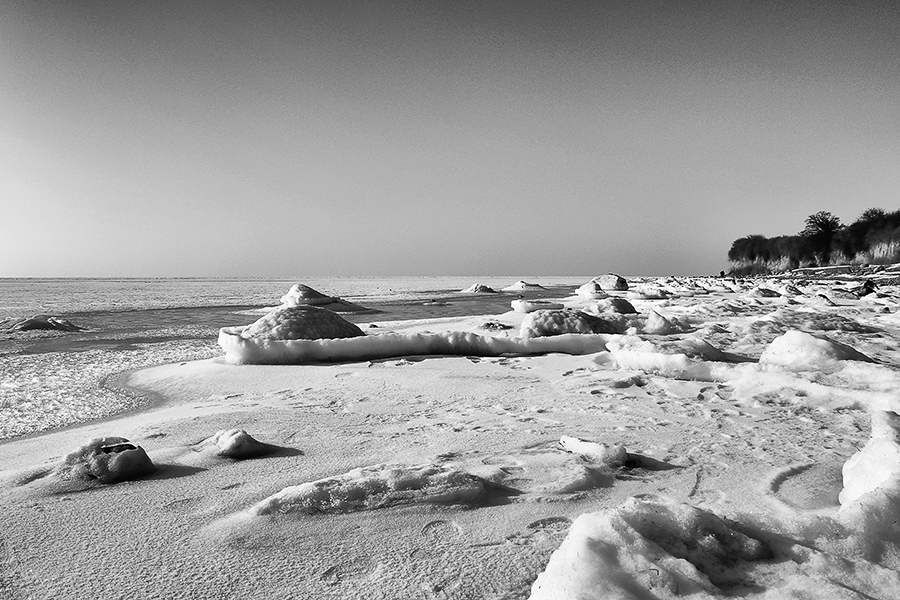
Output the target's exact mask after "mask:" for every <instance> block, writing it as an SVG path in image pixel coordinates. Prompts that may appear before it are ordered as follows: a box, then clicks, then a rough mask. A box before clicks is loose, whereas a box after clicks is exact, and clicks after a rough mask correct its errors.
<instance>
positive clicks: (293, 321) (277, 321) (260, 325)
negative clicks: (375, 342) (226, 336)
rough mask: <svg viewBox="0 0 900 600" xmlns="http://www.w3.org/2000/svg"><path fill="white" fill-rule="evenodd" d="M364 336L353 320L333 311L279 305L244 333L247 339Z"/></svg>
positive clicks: (316, 338)
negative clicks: (279, 306)
mask: <svg viewBox="0 0 900 600" xmlns="http://www.w3.org/2000/svg"><path fill="white" fill-rule="evenodd" d="M362 335H365V333H363V331H362V330H361V329H360V328H359V327H357V326H356V325H354V324H353V323H351V322H349V321H347V320H345V319H343V318H341V317H340V316H338V315H336V314H335V313H333V312H331V311H330V310H326V309H324V308H316V307H314V306H302V305H301V306H290V307H283V308H277V309H275V310H273V311H271V312H270V313H268V314H266V315H265V316H263V317H261V318H260V319H259V320H257V321H256V322H255V323H253V324H252V325H250V326H249V327H247V328H245V329H244V330H243V332H242V333H241V337H244V338H248V339H249V338H262V339H269V340H318V339H335V338H349V337H357V336H362Z"/></svg>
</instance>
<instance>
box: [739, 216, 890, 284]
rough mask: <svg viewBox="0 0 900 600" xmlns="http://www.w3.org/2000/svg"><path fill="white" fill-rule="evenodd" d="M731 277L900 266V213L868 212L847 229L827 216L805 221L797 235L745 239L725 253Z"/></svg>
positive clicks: (809, 217) (749, 237) (757, 236)
mask: <svg viewBox="0 0 900 600" xmlns="http://www.w3.org/2000/svg"><path fill="white" fill-rule="evenodd" d="M728 260H729V261H731V262H732V269H731V272H732V274H736V275H748V274H757V273H766V272H778V271H785V270H789V269H796V268H798V267H807V266H827V265H835V264H863V263H871V264H878V263H881V264H885V263H893V262H900V210H898V211H894V212H886V211H885V210H883V209H881V208H870V209H868V210H866V211H864V212H863V213H862V215H860V217H859V218H858V219H857V220H856V221H854V222H853V223H851V224H850V225H844V224H843V223H841V220H840V219H839V218H838V217H836V216H835V215H833V214H832V213H830V212H828V211H824V210H823V211H819V212H817V213H814V214H812V215H809V216H808V217H807V218H806V222H805V227H804V229H803V231H801V232H800V233H798V234H796V235H781V236H777V237H772V238H767V237H765V236H763V235H748V236H746V237H742V238H740V239H737V240H735V241H734V242H733V243H732V244H731V249H730V250H729V251H728Z"/></svg>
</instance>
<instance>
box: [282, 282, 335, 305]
mask: <svg viewBox="0 0 900 600" xmlns="http://www.w3.org/2000/svg"><path fill="white" fill-rule="evenodd" d="M334 301H335V298H332V297H331V296H326V295H325V294H323V293H322V292H319V291H318V290H314V289H313V288H311V287H309V286H308V285H304V284H302V283H295V284H294V285H293V286H291V289H290V290H288V293H287V294H285V295H284V296H282V297H281V304H282V305H284V306H321V305H323V304H331V303H333V302H334Z"/></svg>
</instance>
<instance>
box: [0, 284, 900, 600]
mask: <svg viewBox="0 0 900 600" xmlns="http://www.w3.org/2000/svg"><path fill="white" fill-rule="evenodd" d="M893 273H894V275H893V276H896V271H894V272H893ZM512 280H513V279H512V278H508V279H504V280H503V281H501V282H496V281H495V280H489V281H487V282H489V283H491V284H492V285H496V284H498V283H499V285H505V282H506V281H512ZM468 281H471V279H469V278H467V279H466V280H465V281H461V282H458V284H455V285H454V286H453V287H451V288H447V289H448V292H447V294H446V295H444V296H441V295H439V294H431V292H430V291H429V293H428V295H427V297H428V298H433V299H435V302H434V305H435V308H434V310H435V312H434V313H427V314H429V318H425V319H418V320H389V319H387V318H382V319H381V320H379V319H378V317H379V316H381V317H383V316H384V315H383V314H367V315H362V314H355V315H352V316H350V317H348V318H347V319H342V320H340V321H333V320H332V321H330V323H331V325H327V326H323V329H324V331H325V333H324V336H325V337H318V338H317V339H289V338H288V337H285V335H287V336H292V335H294V334H301V335H310V332H313V333H316V331H315V330H316V327H318V325H317V324H316V323H313V324H312V325H311V326H310V327H309V328H307V324H306V323H303V322H302V321H298V322H296V323H295V324H294V325H289V324H285V323H284V322H282V321H279V320H278V319H277V318H273V319H269V320H268V321H266V326H265V327H263V326H262V325H261V326H260V331H259V333H260V335H249V336H248V335H244V334H245V332H246V331H247V330H248V329H249V327H250V326H248V325H246V324H244V323H246V322H247V321H249V320H251V319H247V320H243V317H242V316H241V315H237V317H236V318H235V320H233V321H229V322H228V323H223V325H226V324H230V323H241V325H240V326H234V327H222V328H221V330H220V331H219V340H220V344H221V346H220V348H221V349H224V351H225V356H222V351H221V350H220V349H219V348H216V347H213V348H212V349H213V350H214V351H215V353H214V354H205V355H204V354H199V355H197V354H190V353H189V352H187V350H184V349H183V348H181V346H179V347H178V348H179V350H178V351H177V352H169V350H167V349H171V346H165V347H164V348H163V347H162V346H161V347H160V348H162V349H154V348H151V351H150V352H147V353H146V354H144V355H142V356H143V358H141V359H140V360H136V359H134V358H131V357H132V356H135V354H133V353H134V350H125V349H123V348H124V347H125V346H128V345H131V344H132V343H133V342H129V341H127V340H124V341H123V342H122V348H120V347H118V346H113V345H110V346H109V347H104V348H102V349H97V348H91V349H89V350H86V351H84V352H65V351H60V350H56V351H54V352H46V353H44V354H29V353H27V352H18V351H17V350H16V348H17V347H18V346H16V345H17V344H22V343H24V342H23V340H38V341H40V340H41V339H43V338H42V337H41V336H54V337H50V338H47V339H51V340H53V339H57V338H58V339H60V340H62V341H65V340H67V339H71V338H69V337H68V336H73V337H74V336H83V335H85V334H84V333H83V332H65V331H35V332H5V333H4V334H3V335H5V336H7V337H6V338H4V340H2V341H3V342H4V343H5V344H6V346H4V347H3V348H5V350H4V351H5V352H6V354H4V355H3V356H0V358H2V359H3V360H2V361H0V392H2V393H0V411H3V412H2V416H4V418H6V417H7V416H8V417H9V418H8V420H10V421H13V422H16V420H19V421H17V422H24V421H22V419H24V417H23V416H22V415H34V414H46V415H47V418H48V419H49V418H51V417H52V418H53V419H56V420H55V421H53V422H54V423H56V424H61V425H65V424H66V423H67V420H66V419H68V418H69V417H68V414H69V413H67V412H66V410H67V409H66V407H68V406H78V405H77V402H76V400H78V399H79V398H82V396H86V395H88V393H89V392H90V389H91V388H89V387H85V386H83V385H82V383H83V381H84V378H85V377H86V376H89V377H92V378H94V379H96V380H98V381H99V380H101V379H102V380H104V381H106V379H107V378H109V380H110V381H109V382H108V383H106V385H107V387H106V388H104V389H106V390H107V392H108V394H109V396H110V397H111V398H119V401H120V406H121V407H123V408H129V409H130V408H133V407H134V406H136V405H137V406H142V410H141V411H140V412H137V411H131V412H129V413H124V414H121V415H112V416H110V414H109V412H106V413H102V416H105V417H106V418H105V419H103V420H98V421H95V422H91V423H86V424H83V425H79V426H78V427H77V428H63V429H59V430H56V431H52V432H47V433H44V434H42V435H34V436H24V437H19V438H14V439H8V440H5V441H4V443H3V444H0V508H2V510H3V514H4V524H5V525H6V528H5V530H4V534H3V536H2V539H0V591H2V592H3V593H7V592H11V594H7V595H10V596H11V597H13V598H16V597H22V598H41V599H43V598H47V599H49V598H54V599H56V598H106V597H130V598H143V597H153V596H158V597H190V598H198V599H199V598H202V599H204V600H205V599H213V598H229V599H231V598H234V599H237V598H246V597H266V598H288V597H309V598H323V599H328V598H341V599H351V600H354V599H363V598H365V599H370V598H378V599H407V598H409V599H412V598H435V599H437V598H445V599H459V600H468V599H473V600H474V599H481V598H494V599H499V598H506V599H509V600H514V599H515V600H524V599H526V598H529V597H533V598H560V599H565V600H571V599H573V598H579V599H591V598H604V599H606V598H659V599H663V598H685V597H686V598H734V597H741V598H751V599H756V598H759V599H763V598H765V599H767V600H774V599H780V598H798V599H799V598H804V599H805V598H809V599H812V598H815V599H820V598H824V599H826V600H830V599H844V598H859V599H870V598H879V599H895V598H900V592H898V590H900V527H898V515H900V467H898V465H900V417H898V414H900V396H898V393H897V390H898V389H900V369H898V364H900V360H898V358H900V350H898V348H900V316H898V315H900V312H898V309H900V294H898V293H897V291H896V289H895V287H894V286H893V285H892V284H890V283H889V282H888V281H887V280H883V279H879V283H878V285H877V288H874V289H872V290H868V291H867V290H866V288H865V285H860V282H858V281H846V282H845V281H840V282H838V283H835V282H834V281H809V280H803V279H802V278H801V277H799V276H798V277H793V278H771V279H767V280H746V281H742V280H731V279H725V278H698V279H688V278H676V277H666V278H652V279H649V278H632V280H631V281H629V282H628V284H629V287H630V289H629V290H616V289H610V290H605V291H603V293H604V294H605V295H606V296H608V297H602V296H601V295H600V294H597V295H596V296H595V295H593V294H580V293H578V291H577V290H578V289H579V286H582V285H583V282H584V280H580V281H577V282H572V285H571V286H569V287H568V288H567V289H565V290H561V291H560V294H559V296H560V297H555V296H553V295H552V294H555V290H554V291H553V292H552V293H551V292H549V291H546V290H545V291H542V292H538V291H535V292H532V293H531V294H529V295H528V297H527V298H526V299H527V300H534V299H540V300H543V301H547V302H553V303H555V304H560V305H562V306H564V307H565V308H563V309H555V310H538V311H534V312H529V313H525V312H520V311H517V310H510V304H509V300H511V299H512V298H509V297H507V299H503V297H502V296H500V297H494V298H491V297H490V296H483V297H480V298H476V297H474V296H469V297H463V298H461V297H460V296H459V295H458V294H457V292H455V290H457V289H459V288H460V287H462V286H463V285H467V282H468ZM542 281H543V280H542ZM870 287H871V286H870ZM286 288H287V284H285V285H282V286H280V287H279V288H278V289H281V292H279V293H283V290H284V289H286ZM323 289H326V288H323ZM761 289H766V290H771V291H772V292H774V294H769V293H765V292H760V291H758V290H761ZM754 290H756V291H754ZM642 291H643V292H646V293H642ZM523 295H524V294H523ZM271 297H275V298H277V297H278V294H275V295H274V296H271ZM513 297H515V296H514V295H513ZM625 298H627V299H628V300H627V301H626V300H625ZM416 301H417V302H418V301H419V299H417V300H416ZM624 302H628V306H630V308H631V310H630V311H629V310H623V308H625V306H624V305H623V304H622V303H624ZM444 304H448V305H453V304H456V306H455V307H453V306H450V307H449V308H448V309H447V310H448V312H447V313H443V314H442V313H440V312H439V311H440V310H444V308H442V307H443V306H444ZM460 305H466V306H474V307H478V306H481V307H488V306H489V307H491V310H484V311H483V312H477V309H473V310H472V311H471V313H470V314H467V313H465V312H464V311H463V310H460V309H459V306H460ZM417 306H418V305H417ZM421 308H422V307H421V306H418V310H421ZM451 309H453V310H455V311H456V312H450V310H451ZM302 310H303V311H310V314H312V313H314V310H315V307H309V306H306V308H304V309H302ZM428 310H429V311H431V310H432V309H431V308H429V309H428ZM31 314H34V313H31ZM325 318H328V319H331V318H330V317H325ZM238 319H241V320H238ZM350 320H352V321H353V322H354V324H353V327H356V328H357V329H358V330H359V332H360V333H361V332H363V331H365V332H366V333H367V334H368V335H355V336H354V337H347V338H339V337H337V338H336V337H328V336H330V335H333V334H332V333H331V331H332V329H331V328H333V330H334V331H338V330H341V329H344V328H345V327H346V326H347V325H349V324H350V323H349V321H350ZM73 321H74V322H78V320H75V319H73ZM279 327H282V329H283V330H284V332H285V334H283V333H282V332H281V331H278V328H279ZM92 328H93V325H92ZM598 330H600V332H598ZM209 331H210V332H212V331H213V330H212V328H211V327H210V329H209ZM353 331H354V332H355V331H356V330H353ZM209 335H210V334H207V336H209ZM27 336H33V337H27ZM211 341H212V340H211V339H210V340H207V341H206V346H204V352H208V350H209V346H212V344H211ZM183 342H184V340H182V341H181V342H179V343H183ZM28 343H35V344H36V342H33V341H29V342H28ZM192 343H193V342H192ZM167 344H171V342H167ZM147 345H150V346H152V344H147ZM37 347H38V346H37V345H35V346H32V348H37ZM195 350H196V348H195ZM211 356H215V358H210V357H211ZM191 358H204V359H205V360H191ZM142 361H143V362H142ZM234 363H242V365H240V366H238V365H236V364H234ZM152 364H157V365H158V366H152V367H150V365H152ZM244 365H247V366H244ZM281 365H289V366H281ZM148 367H149V368H148ZM122 371H124V373H120V372H122ZM29 382H43V386H42V387H40V388H39V387H38V386H37V384H32V383H29ZM76 384H77V386H78V387H76ZM97 385H99V384H97ZM35 390H40V394H38V393H37V392H36V391H35ZM82 390H84V391H85V393H81V392H82ZM120 390H124V391H127V393H128V394H129V396H128V397H127V398H126V396H125V395H124V392H123V391H120ZM142 395H143V397H146V398H149V399H151V400H150V401H149V402H145V403H143V404H140V403H138V402H132V401H131V400H130V398H132V397H135V398H138V397H141V396H142ZM70 396H71V398H70ZM98 414H99V413H98ZM248 431H250V432H253V434H254V435H253V436H250V435H249V434H247V433H246V432H248ZM122 436H127V438H126V437H122ZM254 437H256V438H258V440H262V441H257V440H256V439H254ZM86 439H89V440H92V441H91V442H89V443H88V444H85V442H84V440H86ZM129 440H133V441H129ZM264 442H269V443H264ZM73 448H77V450H75V451H74V452H71V453H70V454H69V455H68V456H65V457H63V456H64V455H65V454H66V453H67V452H68V451H69V450H70V449H73ZM244 449H248V450H249V452H245V451H244ZM261 449H266V450H267V451H266V452H265V453H262V454H259V455H256V454H255V452H256V450H261ZM626 449H627V450H626ZM141 452H143V455H142V454H141ZM251 455H253V456H256V458H255V459H254V460H234V459H235V458H241V457H250V456H251ZM143 457H146V461H144V458H143ZM151 459H152V462H151ZM147 464H150V465H152V470H150V469H149V468H147V469H146V470H144V468H143V467H141V465H147ZM134 466H137V467H138V468H137V469H133V468H132V467H134ZM48 574H52V576H51V575H48ZM0 595H3V594H2V593H0Z"/></svg>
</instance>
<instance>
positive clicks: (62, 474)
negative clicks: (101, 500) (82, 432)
mask: <svg viewBox="0 0 900 600" xmlns="http://www.w3.org/2000/svg"><path fill="white" fill-rule="evenodd" d="M155 470H156V467H155V466H154V465H153V462H152V461H151V460H150V457H149V456H147V453H146V452H144V449H143V448H141V447H140V446H138V445H136V444H132V443H131V442H129V441H128V440H127V439H126V438H123V437H114V436H109V437H99V438H93V439H92V440H90V441H88V442H87V443H86V444H85V445H84V446H81V447H80V448H78V449H76V450H74V451H72V452H70V453H69V454H67V455H66V457H65V458H64V459H63V462H62V464H61V465H59V466H58V467H57V468H56V471H55V473H56V475H57V477H59V478H60V479H81V480H84V481H91V480H96V481H99V482H100V483H117V482H119V481H128V480H130V479H138V478H140V477H144V476H146V475H149V474H150V473H152V472H153V471H155Z"/></svg>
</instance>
